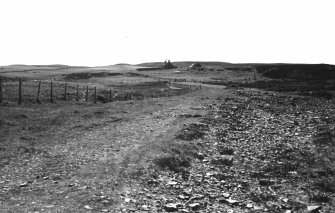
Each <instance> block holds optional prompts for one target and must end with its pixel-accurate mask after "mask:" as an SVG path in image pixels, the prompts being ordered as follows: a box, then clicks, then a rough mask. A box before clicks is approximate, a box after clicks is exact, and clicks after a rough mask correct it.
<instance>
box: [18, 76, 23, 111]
mask: <svg viewBox="0 0 335 213" xmlns="http://www.w3.org/2000/svg"><path fill="white" fill-rule="evenodd" d="M17 103H18V105H21V104H22V79H21V78H19V100H18V102H17Z"/></svg>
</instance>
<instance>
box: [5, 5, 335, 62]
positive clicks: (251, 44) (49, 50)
mask: <svg viewBox="0 0 335 213" xmlns="http://www.w3.org/2000/svg"><path fill="white" fill-rule="evenodd" d="M333 2H334V1H333V0H319V1H317V0H207V1H206V0H95V1H94V0H29V1H28V0H0V65H9V64H68V65H89V66H94V65H110V64H115V63H131V64H135V63H142V62H151V61H164V60H165V59H170V60H171V61H182V60H191V61H196V60H202V61H226V62H236V63H244V62H267V63H269V62H289V63H295V62H296V63H331V64H335V24H334V22H335V12H334V9H335V7H334V6H335V2H334V3H333Z"/></svg>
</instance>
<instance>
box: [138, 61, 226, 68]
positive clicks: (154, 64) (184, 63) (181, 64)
mask: <svg viewBox="0 0 335 213" xmlns="http://www.w3.org/2000/svg"><path fill="white" fill-rule="evenodd" d="M195 62H199V63H200V64H201V65H204V66H225V65H232V64H231V63H227V62H218V61H172V62H171V63H172V64H173V65H175V66H178V67H189V66H191V65H192V64H193V63H195ZM137 65H138V66H145V67H162V66H164V62H149V63H142V64H137Z"/></svg>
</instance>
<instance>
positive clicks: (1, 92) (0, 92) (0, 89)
mask: <svg viewBox="0 0 335 213" xmlns="http://www.w3.org/2000/svg"><path fill="white" fill-rule="evenodd" d="M2 99H3V91H2V76H0V103H1V102H2Z"/></svg>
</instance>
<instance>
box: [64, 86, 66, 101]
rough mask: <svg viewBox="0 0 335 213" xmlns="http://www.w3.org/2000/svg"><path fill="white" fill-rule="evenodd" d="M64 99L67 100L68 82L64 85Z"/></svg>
mask: <svg viewBox="0 0 335 213" xmlns="http://www.w3.org/2000/svg"><path fill="white" fill-rule="evenodd" d="M64 100H65V101H66V100H67V83H65V85H64Z"/></svg>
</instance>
